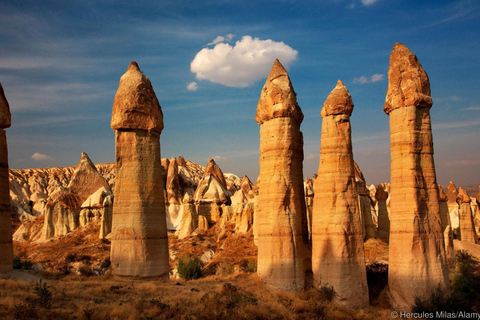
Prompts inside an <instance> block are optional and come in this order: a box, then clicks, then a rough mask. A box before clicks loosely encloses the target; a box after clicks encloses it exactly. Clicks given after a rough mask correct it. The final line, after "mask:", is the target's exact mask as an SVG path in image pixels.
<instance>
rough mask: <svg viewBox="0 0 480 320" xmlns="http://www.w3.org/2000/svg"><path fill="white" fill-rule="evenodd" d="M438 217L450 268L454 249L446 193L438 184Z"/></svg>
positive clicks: (453, 260)
mask: <svg viewBox="0 0 480 320" xmlns="http://www.w3.org/2000/svg"><path fill="white" fill-rule="evenodd" d="M438 195H439V201H440V203H439V206H440V219H441V221H442V230H443V238H444V241H445V253H446V255H447V262H448V266H449V267H450V268H452V267H453V266H454V265H455V249H454V247H453V230H452V224H451V223H450V214H449V213H448V204H447V195H446V194H445V192H443V189H442V187H441V186H440V185H438Z"/></svg>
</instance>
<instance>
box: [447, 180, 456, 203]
mask: <svg viewBox="0 0 480 320" xmlns="http://www.w3.org/2000/svg"><path fill="white" fill-rule="evenodd" d="M457 196H458V190H457V187H456V186H455V184H454V183H453V181H450V183H449V184H448V187H447V199H448V202H449V203H456V202H457Z"/></svg>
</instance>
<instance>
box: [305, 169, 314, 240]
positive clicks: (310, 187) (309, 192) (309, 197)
mask: <svg viewBox="0 0 480 320" xmlns="http://www.w3.org/2000/svg"><path fill="white" fill-rule="evenodd" d="M303 188H304V192H305V205H306V207H307V223H308V239H309V241H311V240H312V213H313V197H314V196H315V187H314V184H313V180H312V179H309V178H305V181H304V182H303Z"/></svg>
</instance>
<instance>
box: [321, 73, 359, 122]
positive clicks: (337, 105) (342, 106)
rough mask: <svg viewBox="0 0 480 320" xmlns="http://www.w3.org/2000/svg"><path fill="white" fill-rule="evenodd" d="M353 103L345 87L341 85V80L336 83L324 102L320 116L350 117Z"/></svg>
mask: <svg viewBox="0 0 480 320" xmlns="http://www.w3.org/2000/svg"><path fill="white" fill-rule="evenodd" d="M352 111H353V101H352V97H351V96H350V93H349V92H348V89H347V87H345V86H344V85H343V83H342V80H338V81H337V85H336V86H335V88H333V90H332V92H330V94H329V95H328V97H327V100H325V103H324V104H323V108H322V112H321V113H320V116H321V117H322V118H323V117H325V116H333V115H337V114H346V115H349V116H350V115H352Z"/></svg>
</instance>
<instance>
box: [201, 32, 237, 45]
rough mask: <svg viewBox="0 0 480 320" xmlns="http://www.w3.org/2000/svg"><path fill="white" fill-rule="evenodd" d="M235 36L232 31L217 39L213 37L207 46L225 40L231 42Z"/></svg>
mask: <svg viewBox="0 0 480 320" xmlns="http://www.w3.org/2000/svg"><path fill="white" fill-rule="evenodd" d="M233 37H235V35H233V34H231V33H229V34H227V35H225V37H223V36H217V37H216V38H215V39H213V41H212V42H210V43H208V44H207V46H210V45H212V44H217V43H220V42H225V41H227V42H229V41H231V40H232V39H233Z"/></svg>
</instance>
